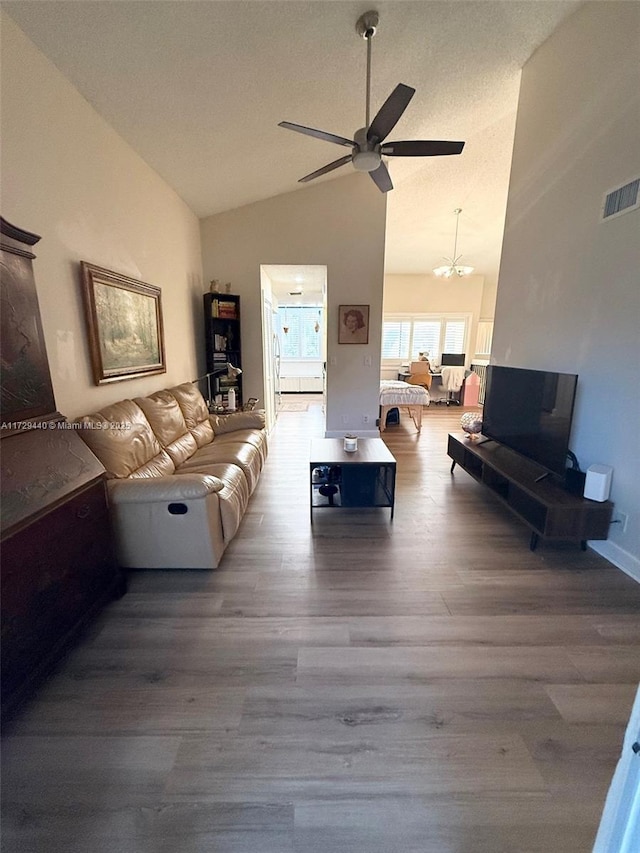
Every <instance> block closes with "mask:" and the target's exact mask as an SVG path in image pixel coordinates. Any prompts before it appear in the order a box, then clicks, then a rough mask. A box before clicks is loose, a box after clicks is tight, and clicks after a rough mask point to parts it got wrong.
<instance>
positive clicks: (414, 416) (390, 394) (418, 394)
mask: <svg viewBox="0 0 640 853" xmlns="http://www.w3.org/2000/svg"><path fill="white" fill-rule="evenodd" d="M428 405H429V392H428V391H427V389H426V388H423V386H422V385H409V383H408V382H396V381H394V380H391V379H382V380H381V381H380V432H384V430H385V428H386V425H387V414H388V412H389V409H395V408H400V407H401V406H403V407H404V408H406V409H408V411H409V415H410V416H411V420H412V421H413V422H414V424H415V425H416V429H417V430H418V432H420V430H421V429H422V407H423V406H428Z"/></svg>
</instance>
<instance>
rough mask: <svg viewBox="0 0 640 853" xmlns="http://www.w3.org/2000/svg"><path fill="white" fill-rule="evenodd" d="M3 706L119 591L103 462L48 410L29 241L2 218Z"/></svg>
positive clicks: (12, 704)
mask: <svg viewBox="0 0 640 853" xmlns="http://www.w3.org/2000/svg"><path fill="white" fill-rule="evenodd" d="M0 238H1V239H0V255H1V267H0V283H1V287H2V302H1V314H0V321H1V338H0V348H1V357H2V364H1V366H2V373H1V375H0V385H1V391H2V395H1V404H0V405H1V409H0V421H1V424H0V426H1V429H0V471H1V477H2V479H1V481H0V488H1V494H0V497H1V503H0V510H1V512H0V515H1V534H0V535H1V538H0V560H1V586H2V589H1V611H2V613H1V619H2V714H3V718H4V719H5V720H6V719H8V717H10V716H11V715H12V714H13V713H14V712H15V711H16V709H17V708H18V707H19V705H20V704H21V702H22V701H23V700H24V699H25V698H26V697H27V696H28V695H29V693H30V692H31V691H32V689H33V687H34V686H35V685H36V684H37V682H38V681H39V680H41V679H42V677H43V676H44V675H45V674H46V673H47V672H48V671H49V670H50V669H51V667H52V666H53V665H54V663H55V662H56V661H57V660H58V659H59V657H60V655H61V654H62V653H63V652H64V651H65V650H66V649H67V648H68V647H69V645H70V644H71V642H72V641H73V639H74V638H76V636H77V635H78V633H79V632H80V630H81V629H82V628H83V627H84V626H85V625H86V624H87V622H88V621H89V619H90V618H91V617H92V616H93V615H94V614H96V613H97V611H98V610H99V609H100V607H102V606H103V605H104V604H105V603H106V602H107V601H108V600H109V598H111V597H112V596H113V595H118V594H122V592H123V591H124V586H123V581H122V577H121V575H120V573H119V571H118V568H117V566H116V563H115V559H114V552H113V546H112V539H111V532H110V527H109V515H108V508H107V499H106V486H105V477H104V468H103V467H102V465H101V464H100V462H99V461H98V459H97V458H96V457H95V456H94V455H93V453H92V452H91V451H90V450H89V448H88V447H87V445H86V444H85V443H84V442H83V441H82V439H81V438H80V436H79V435H78V434H77V432H76V431H75V430H74V429H73V428H72V427H71V424H69V423H68V422H67V421H66V420H65V418H64V417H63V415H61V414H60V413H59V412H58V411H57V409H56V403H55V399H54V394H53V385H52V382H51V375H50V372H49V362H48V359H47V352H46V347H45V342H44V336H43V333H42V323H41V319H40V309H39V306H38V296H37V292H36V284H35V278H34V271H33V260H34V258H35V255H34V254H33V252H32V247H33V246H35V244H36V243H37V242H38V240H39V239H40V238H39V237H38V236H37V235H36V234H31V233H29V232H27V231H23V230H22V229H20V228H16V227H15V226H13V225H11V224H10V223H8V222H7V221H6V220H4V219H2V218H1V217H0Z"/></svg>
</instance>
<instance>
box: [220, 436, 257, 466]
mask: <svg viewBox="0 0 640 853" xmlns="http://www.w3.org/2000/svg"><path fill="white" fill-rule="evenodd" d="M214 441H215V443H216V444H217V445H218V447H222V446H223V445H225V444H235V443H237V442H239V441H240V442H244V443H245V444H252V445H253V446H254V447H255V448H256V449H257V450H258V452H259V453H260V456H261V457H262V463H263V464H264V463H265V462H266V461H267V453H268V445H267V434H266V433H265V432H264V431H263V430H259V429H238V430H236V431H235V432H226V433H224V435H219V434H218V433H216V437H215V439H214Z"/></svg>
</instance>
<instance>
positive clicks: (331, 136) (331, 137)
mask: <svg viewBox="0 0 640 853" xmlns="http://www.w3.org/2000/svg"><path fill="white" fill-rule="evenodd" d="M278 127H284V128H285V129H286V130H295V131H296V133H304V134H305V136H315V138H316V139H324V141H325V142H335V143H336V145H346V146H347V147H348V148H354V147H355V142H354V141H353V139H347V138H346V137H344V136H336V134H335V133H327V132H326V131H324V130H316V129H315V128H313V127H305V126H304V125H302V124H292V122H290V121H281V122H278Z"/></svg>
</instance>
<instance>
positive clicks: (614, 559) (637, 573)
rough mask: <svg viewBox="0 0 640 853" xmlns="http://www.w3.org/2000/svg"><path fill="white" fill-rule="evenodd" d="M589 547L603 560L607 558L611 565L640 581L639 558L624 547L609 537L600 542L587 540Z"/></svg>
mask: <svg viewBox="0 0 640 853" xmlns="http://www.w3.org/2000/svg"><path fill="white" fill-rule="evenodd" d="M589 547H590V548H592V549H593V550H594V551H595V552H596V553H597V554H600V556H601V557H604V558H605V560H609V562H610V563H613V565H614V566H616V567H617V568H618V569H622V571H623V572H624V573H625V574H627V575H629V577H630V578H633V579H634V581H637V582H638V583H640V560H639V559H638V558H637V557H634V556H633V554H630V553H629V552H628V551H625V550H624V548H621V547H620V546H619V545H616V543H615V542H612V541H611V540H610V539H606V540H604V541H602V542H601V541H599V540H591V541H590V542H589Z"/></svg>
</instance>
